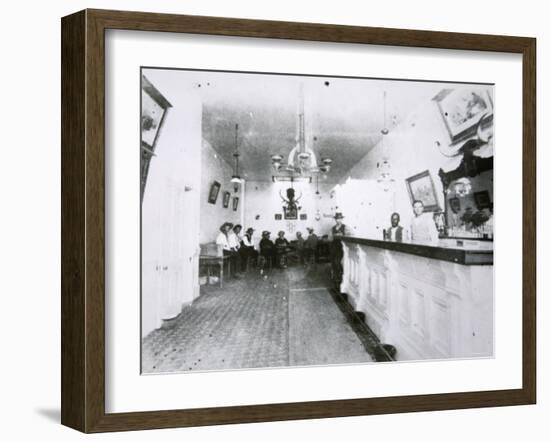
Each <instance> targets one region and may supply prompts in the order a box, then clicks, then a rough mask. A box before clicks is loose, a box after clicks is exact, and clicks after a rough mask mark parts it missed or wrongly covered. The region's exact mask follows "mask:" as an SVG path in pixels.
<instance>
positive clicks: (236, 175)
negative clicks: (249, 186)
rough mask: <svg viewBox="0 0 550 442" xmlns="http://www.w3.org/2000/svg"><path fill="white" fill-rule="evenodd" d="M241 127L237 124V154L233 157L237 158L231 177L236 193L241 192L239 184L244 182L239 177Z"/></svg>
mask: <svg viewBox="0 0 550 442" xmlns="http://www.w3.org/2000/svg"><path fill="white" fill-rule="evenodd" d="M238 141H239V125H238V124H235V153H234V154H233V157H234V158H235V169H234V171H233V176H232V177H231V182H232V183H233V190H234V191H235V193H237V191H238V190H239V184H240V183H241V182H242V180H241V177H240V175H239V156H240V155H239V144H238Z"/></svg>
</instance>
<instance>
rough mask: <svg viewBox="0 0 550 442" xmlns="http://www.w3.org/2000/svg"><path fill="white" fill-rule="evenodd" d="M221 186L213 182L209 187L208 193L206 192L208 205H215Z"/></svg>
mask: <svg viewBox="0 0 550 442" xmlns="http://www.w3.org/2000/svg"><path fill="white" fill-rule="evenodd" d="M221 186H222V185H221V184H220V183H218V182H217V181H214V182H213V183H212V185H211V186H210V192H208V202H209V203H210V204H216V201H217V200H218V195H219V193H220V188H221Z"/></svg>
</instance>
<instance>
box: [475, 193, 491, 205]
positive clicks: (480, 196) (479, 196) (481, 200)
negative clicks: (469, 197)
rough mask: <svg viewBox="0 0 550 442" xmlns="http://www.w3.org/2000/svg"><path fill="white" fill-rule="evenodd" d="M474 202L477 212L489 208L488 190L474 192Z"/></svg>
mask: <svg viewBox="0 0 550 442" xmlns="http://www.w3.org/2000/svg"><path fill="white" fill-rule="evenodd" d="M474 201H475V203H476V206H477V208H478V209H479V210H481V209H488V208H489V207H491V198H490V197H489V191H488V190H482V191H480V192H474Z"/></svg>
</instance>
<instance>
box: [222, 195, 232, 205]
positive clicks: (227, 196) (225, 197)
mask: <svg viewBox="0 0 550 442" xmlns="http://www.w3.org/2000/svg"><path fill="white" fill-rule="evenodd" d="M230 199H231V193H230V192H227V191H225V192H223V207H225V208H228V207H229V200H230Z"/></svg>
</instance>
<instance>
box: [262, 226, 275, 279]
mask: <svg viewBox="0 0 550 442" xmlns="http://www.w3.org/2000/svg"><path fill="white" fill-rule="evenodd" d="M270 235H271V232H269V231H267V230H264V231H263V232H262V239H261V240H260V256H261V257H262V258H263V259H262V265H261V268H260V273H263V272H264V267H265V263H266V262H269V263H271V264H273V261H274V259H275V244H273V241H271V239H270V238H269V236H270Z"/></svg>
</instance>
